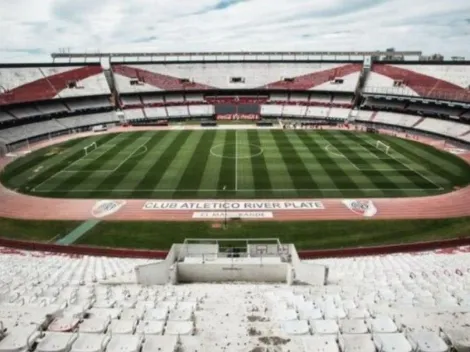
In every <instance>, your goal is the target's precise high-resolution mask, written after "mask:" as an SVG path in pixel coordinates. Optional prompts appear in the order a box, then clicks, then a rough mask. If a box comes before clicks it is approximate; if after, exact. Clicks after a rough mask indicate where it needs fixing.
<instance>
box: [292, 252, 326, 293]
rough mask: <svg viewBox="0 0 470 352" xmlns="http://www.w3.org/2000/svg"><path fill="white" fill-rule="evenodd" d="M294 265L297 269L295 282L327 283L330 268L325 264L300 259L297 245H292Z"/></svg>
mask: <svg viewBox="0 0 470 352" xmlns="http://www.w3.org/2000/svg"><path fill="white" fill-rule="evenodd" d="M290 246H291V248H290V254H291V259H292V266H293V268H294V271H295V275H294V278H293V282H294V283H295V282H301V283H307V284H310V285H326V282H327V279H328V268H327V267H326V266H324V265H318V264H309V263H304V262H302V261H301V260H300V258H299V255H298V254H297V251H296V250H295V246H294V245H293V244H291V245H290Z"/></svg>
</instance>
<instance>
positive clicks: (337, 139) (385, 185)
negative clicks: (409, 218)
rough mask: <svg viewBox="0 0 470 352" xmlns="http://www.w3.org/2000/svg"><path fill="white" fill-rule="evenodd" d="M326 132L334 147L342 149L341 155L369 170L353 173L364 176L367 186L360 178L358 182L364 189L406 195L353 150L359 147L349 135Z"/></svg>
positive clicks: (381, 193) (384, 193)
mask: <svg viewBox="0 0 470 352" xmlns="http://www.w3.org/2000/svg"><path fill="white" fill-rule="evenodd" d="M325 132H326V134H327V135H328V139H329V140H330V141H332V144H333V145H334V146H338V147H339V148H340V149H341V153H342V154H343V155H344V156H345V157H346V158H348V159H349V160H351V162H353V163H355V164H356V165H359V166H360V167H364V168H367V170H357V171H352V172H351V174H353V172H354V173H356V174H357V175H360V174H362V175H363V176H364V180H365V181H366V182H367V184H364V183H363V182H360V181H359V178H358V179H357V181H356V182H357V183H358V184H359V185H361V186H362V187H363V188H364V189H372V188H376V189H377V193H378V194H380V195H391V194H393V195H395V196H401V195H403V194H404V192H403V191H402V190H401V189H400V188H401V186H400V185H398V184H396V183H394V182H393V181H392V180H390V179H389V178H388V177H387V176H385V175H384V174H383V173H382V172H381V171H378V170H374V165H373V164H372V163H371V161H370V160H369V159H367V158H365V157H363V156H362V154H361V153H360V152H357V151H355V150H352V149H351V148H352V147H354V146H357V141H356V140H354V139H351V138H349V134H348V133H346V134H338V133H334V132H333V133H332V131H325ZM335 132H337V131H335ZM352 142H354V143H352ZM353 177H354V176H353ZM369 185H371V186H369ZM365 194H366V193H365Z"/></svg>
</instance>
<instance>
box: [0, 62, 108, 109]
mask: <svg viewBox="0 0 470 352" xmlns="http://www.w3.org/2000/svg"><path fill="white" fill-rule="evenodd" d="M0 86H2V87H3V89H4V91H3V92H2V93H0V105H7V104H18V103H25V102H32V101H38V100H49V99H57V98H69V97H82V96H92V95H109V94H111V91H110V89H109V86H108V83H107V81H106V77H105V76H104V74H103V69H102V68H101V66H100V65H99V64H94V65H93V64H88V65H87V66H80V65H77V66H71V65H66V66H63V65H38V66H29V67H28V66H27V65H16V66H5V65H1V66H0Z"/></svg>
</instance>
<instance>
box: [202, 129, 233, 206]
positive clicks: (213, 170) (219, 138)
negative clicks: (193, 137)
mask: <svg viewBox="0 0 470 352" xmlns="http://www.w3.org/2000/svg"><path fill="white" fill-rule="evenodd" d="M226 134H227V131H226V130H221V131H218V132H217V133H216V134H215V137H214V140H213V142H212V146H211V148H214V147H216V148H215V151H217V149H218V147H217V146H218V145H220V146H222V145H223V144H224V141H225V135H226ZM221 150H222V149H221ZM209 154H210V155H209V158H208V159H207V163H206V168H205V170H204V175H203V176H202V180H201V185H200V189H201V191H199V192H198V198H203V197H204V198H215V197H216V196H217V190H218V184H219V170H220V168H221V165H222V160H223V158H221V157H219V156H215V155H213V154H211V153H210V152H209ZM209 189H213V191H208V190H209Z"/></svg>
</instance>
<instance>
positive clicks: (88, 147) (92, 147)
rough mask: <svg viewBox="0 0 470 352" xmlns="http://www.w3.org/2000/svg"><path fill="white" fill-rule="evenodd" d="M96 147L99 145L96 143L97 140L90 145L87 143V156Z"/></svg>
mask: <svg viewBox="0 0 470 352" xmlns="http://www.w3.org/2000/svg"><path fill="white" fill-rule="evenodd" d="M96 148H98V145H97V144H96V142H93V143H91V144H90V145H87V146H86V147H84V148H83V150H84V151H85V156H87V155H88V154H90V153H91V152H92V151H93V150H95V149H96Z"/></svg>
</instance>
